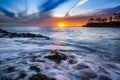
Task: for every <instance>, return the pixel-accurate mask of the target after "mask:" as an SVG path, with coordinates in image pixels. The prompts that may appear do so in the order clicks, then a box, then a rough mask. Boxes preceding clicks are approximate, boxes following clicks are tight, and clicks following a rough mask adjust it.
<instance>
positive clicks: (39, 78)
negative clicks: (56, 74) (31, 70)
mask: <svg viewBox="0 0 120 80" xmlns="http://www.w3.org/2000/svg"><path fill="white" fill-rule="evenodd" d="M29 80H56V79H54V78H49V77H47V76H46V75H44V74H41V73H38V74H34V75H32V76H31V77H29Z"/></svg>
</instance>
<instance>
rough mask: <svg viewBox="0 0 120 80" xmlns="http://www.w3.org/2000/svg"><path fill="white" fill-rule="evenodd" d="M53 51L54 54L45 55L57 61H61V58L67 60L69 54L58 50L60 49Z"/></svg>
mask: <svg viewBox="0 0 120 80" xmlns="http://www.w3.org/2000/svg"><path fill="white" fill-rule="evenodd" d="M51 53H54V55H48V56H45V58H48V59H50V60H53V61H55V62H57V63H60V62H61V60H66V59H67V56H66V55H64V54H62V53H60V52H58V51H52V52H51Z"/></svg>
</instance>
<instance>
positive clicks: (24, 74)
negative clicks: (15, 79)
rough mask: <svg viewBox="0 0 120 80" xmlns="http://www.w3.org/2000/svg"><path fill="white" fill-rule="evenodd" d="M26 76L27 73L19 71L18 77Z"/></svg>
mask: <svg viewBox="0 0 120 80" xmlns="http://www.w3.org/2000/svg"><path fill="white" fill-rule="evenodd" d="M26 76H27V74H26V73H25V72H21V73H20V74H19V78H21V79H22V78H25V77H26Z"/></svg>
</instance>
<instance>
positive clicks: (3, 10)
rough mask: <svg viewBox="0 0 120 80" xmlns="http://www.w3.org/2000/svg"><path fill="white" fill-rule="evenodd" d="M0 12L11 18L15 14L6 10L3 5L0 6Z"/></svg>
mask: <svg viewBox="0 0 120 80" xmlns="http://www.w3.org/2000/svg"><path fill="white" fill-rule="evenodd" d="M0 12H2V13H3V14H5V15H6V16H8V17H11V18H13V17H14V16H15V14H14V13H13V12H10V11H8V10H7V9H5V8H4V7H0Z"/></svg>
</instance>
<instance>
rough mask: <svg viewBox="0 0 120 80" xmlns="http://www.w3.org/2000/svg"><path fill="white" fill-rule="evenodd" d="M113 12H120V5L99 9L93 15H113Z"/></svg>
mask: <svg viewBox="0 0 120 80" xmlns="http://www.w3.org/2000/svg"><path fill="white" fill-rule="evenodd" d="M113 13H120V5H119V6H116V7H112V8H107V9H98V10H96V12H95V13H93V14H92V15H94V16H112V14H113Z"/></svg>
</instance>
